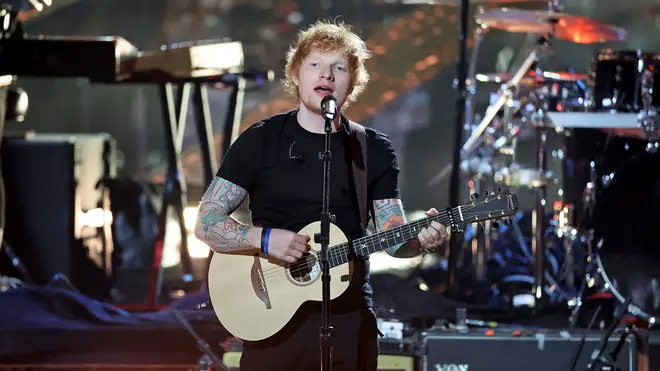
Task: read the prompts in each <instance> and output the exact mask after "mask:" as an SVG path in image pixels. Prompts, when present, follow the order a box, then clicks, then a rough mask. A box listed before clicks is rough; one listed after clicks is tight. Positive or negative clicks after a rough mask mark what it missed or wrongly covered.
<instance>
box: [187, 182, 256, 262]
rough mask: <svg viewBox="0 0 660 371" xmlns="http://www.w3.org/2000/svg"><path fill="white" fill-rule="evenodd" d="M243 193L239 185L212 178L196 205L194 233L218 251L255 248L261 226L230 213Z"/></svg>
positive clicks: (237, 204) (240, 200)
mask: <svg viewBox="0 0 660 371" xmlns="http://www.w3.org/2000/svg"><path fill="white" fill-rule="evenodd" d="M246 196H247V191H246V190H244V189H243V188H241V187H239V186H238V185H236V184H233V183H231V182H229V181H227V180H225V179H222V178H220V177H215V179H213V182H211V185H210V186H209V188H208V189H207V190H206V193H205V194H204V196H203V197H202V202H201V203H200V205H199V211H198V213H197V223H196V224H195V236H196V237H197V238H198V239H200V240H201V241H202V242H204V243H206V244H207V245H208V246H209V247H210V248H211V249H213V251H215V252H219V253H222V252H236V251H243V250H251V249H258V248H259V242H258V241H260V235H261V228H256V227H253V226H249V225H245V224H243V223H241V222H239V221H237V220H236V219H234V218H232V217H231V216H230V215H231V214H232V213H233V212H234V211H235V210H236V209H237V208H238V207H239V206H240V205H241V203H242V202H243V200H244V199H245V197H246Z"/></svg>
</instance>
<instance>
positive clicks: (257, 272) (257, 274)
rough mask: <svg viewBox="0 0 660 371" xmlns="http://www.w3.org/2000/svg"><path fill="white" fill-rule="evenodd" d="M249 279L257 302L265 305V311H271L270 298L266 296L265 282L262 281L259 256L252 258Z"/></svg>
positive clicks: (262, 273)
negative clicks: (259, 301) (257, 299)
mask: <svg viewBox="0 0 660 371" xmlns="http://www.w3.org/2000/svg"><path fill="white" fill-rule="evenodd" d="M250 279H251V280H252V289H254V293H255V294H256V295H257V297H258V298H259V300H261V301H262V302H264V304H266V309H271V308H272V306H271V304H270V296H269V295H268V288H267V287H266V280H265V279H264V272H263V270H262V269H261V260H259V256H256V255H255V256H254V262H253V264H252V269H250Z"/></svg>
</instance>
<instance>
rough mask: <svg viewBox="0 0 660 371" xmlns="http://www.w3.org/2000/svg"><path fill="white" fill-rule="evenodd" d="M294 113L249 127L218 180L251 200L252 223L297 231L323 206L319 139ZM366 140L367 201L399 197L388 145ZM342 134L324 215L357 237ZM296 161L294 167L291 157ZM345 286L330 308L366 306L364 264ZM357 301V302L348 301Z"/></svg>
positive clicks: (333, 144) (374, 135) (377, 137)
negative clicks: (241, 192) (345, 289)
mask: <svg viewBox="0 0 660 371" xmlns="http://www.w3.org/2000/svg"><path fill="white" fill-rule="evenodd" d="M297 112H298V111H297V110H294V111H290V112H286V113H282V114H279V115H275V116H273V117H270V118H268V119H266V120H264V121H261V122H259V123H256V124H254V125H252V126H251V127H249V128H248V129H247V130H245V131H244V132H243V133H242V134H241V135H240V136H239V137H238V139H237V140H236V141H235V142H234V143H233V144H232V146H231V147H230V148H229V150H228V151H227V154H226V155H225V157H224V159H223V161H222V165H221V166H220V169H219V170H218V173H217V176H219V177H221V178H223V179H226V180H228V181H230V182H232V183H234V184H237V185H239V186H240V187H242V188H243V189H245V190H246V191H247V192H248V194H249V196H250V211H251V217H252V224H253V225H256V226H261V227H268V228H279V229H286V230H290V231H293V232H298V231H299V230H301V229H302V228H304V227H305V226H307V225H308V224H310V223H312V222H316V221H319V220H320V215H321V211H322V207H323V160H322V159H321V157H320V153H321V152H323V150H324V148H325V134H317V133H312V132H309V131H307V130H306V129H304V128H303V127H302V126H300V125H299V124H298V120H297ZM365 130H366V136H367V151H368V152H367V161H368V163H367V182H368V183H367V193H368V197H369V204H370V205H371V202H372V200H379V199H390V198H399V187H398V174H399V168H398V165H397V159H396V154H395V152H394V148H393V147H392V143H391V142H390V140H389V138H388V137H387V136H386V135H385V134H383V133H381V132H378V131H377V130H374V129H371V128H365ZM348 139H349V138H348V135H347V133H346V132H345V131H339V132H336V133H332V134H331V139H330V150H331V152H332V161H331V163H330V213H331V214H334V215H335V217H336V219H335V223H334V224H336V225H337V226H338V227H339V228H340V229H341V230H342V231H343V232H344V234H345V235H346V236H347V237H348V238H349V239H353V238H358V237H361V236H362V235H363V232H362V230H361V228H360V214H359V208H358V204H357V199H356V197H357V196H356V192H355V187H354V184H353V181H352V177H351V175H350V174H351V169H352V167H351V166H352V165H351V163H350V160H349V159H348V158H347V145H348ZM296 156H298V158H299V159H302V161H301V160H297V159H296V158H295V157H296ZM355 273H356V274H355V275H354V279H353V282H352V284H351V287H349V289H348V290H347V291H346V293H345V294H344V295H342V296H341V297H339V298H338V299H337V300H336V301H335V302H334V303H333V306H332V308H333V309H334V308H337V309H338V310H342V308H347V309H348V308H355V307H356V306H357V307H360V306H362V307H364V305H365V303H366V305H367V306H371V296H372V290H371V284H370V282H369V265H368V260H367V259H365V260H360V261H357V262H356V272H355ZM356 298H364V300H355V299H356Z"/></svg>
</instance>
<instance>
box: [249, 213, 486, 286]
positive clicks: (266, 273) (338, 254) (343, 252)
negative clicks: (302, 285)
mask: <svg viewBox="0 0 660 371" xmlns="http://www.w3.org/2000/svg"><path fill="white" fill-rule="evenodd" d="M462 214H463V216H464V217H463V219H464V220H468V219H471V217H472V216H477V215H478V214H480V213H474V215H472V214H473V213H470V212H462ZM438 216H440V218H438ZM437 219H439V221H440V222H441V223H443V224H444V223H447V222H449V221H450V217H449V216H448V215H441V214H436V215H434V216H431V217H428V218H425V219H419V220H417V221H414V222H412V223H422V222H423V223H426V222H429V224H430V221H433V220H437ZM384 232H385V233H383V234H382V235H383V236H385V237H383V238H384V239H385V240H387V239H388V237H392V236H393V235H394V234H395V228H393V229H391V230H385V231H384ZM399 233H401V232H399ZM388 235H389V236H388ZM373 236H375V235H371V236H367V237H368V238H365V240H370V242H371V243H374V242H379V243H381V242H382V241H380V237H373ZM414 236H415V234H412V235H411V236H410V237H408V238H406V239H405V241H404V242H406V241H407V240H409V239H411V238H413V237H414ZM357 240H360V239H357ZM350 250H351V246H350V244H349V243H343V244H340V245H337V246H335V247H333V248H332V249H330V251H328V255H329V258H331V259H335V258H342V260H341V261H342V263H341V264H343V263H345V262H344V261H343V258H344V257H345V256H346V257H347V254H348V253H350ZM359 250H360V252H364V251H363V250H362V248H359ZM366 250H367V253H369V249H368V248H367V249H366ZM367 255H368V254H367ZM316 260H317V259H309V258H308V259H305V261H304V262H300V263H297V264H295V263H294V264H295V268H293V269H290V268H286V267H283V266H277V267H273V268H268V269H265V270H263V272H262V275H263V278H264V280H266V279H269V278H273V277H276V276H280V275H285V274H286V273H287V271H288V272H289V273H291V274H296V273H300V272H301V271H304V270H307V269H309V268H310V267H312V266H313V265H316V264H317V263H316Z"/></svg>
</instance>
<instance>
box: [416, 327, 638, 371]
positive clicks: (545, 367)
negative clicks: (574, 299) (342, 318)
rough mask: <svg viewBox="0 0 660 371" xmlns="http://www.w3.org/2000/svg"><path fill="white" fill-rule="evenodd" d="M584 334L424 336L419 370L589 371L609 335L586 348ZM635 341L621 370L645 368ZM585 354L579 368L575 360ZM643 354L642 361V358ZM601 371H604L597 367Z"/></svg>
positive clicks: (590, 338)
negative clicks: (573, 365)
mask: <svg viewBox="0 0 660 371" xmlns="http://www.w3.org/2000/svg"><path fill="white" fill-rule="evenodd" d="M583 333H584V331H582V330H580V329H576V330H573V329H572V330H563V331H562V330H543V331H542V332H541V331H539V332H536V333H534V332H530V333H527V334H526V333H520V334H518V333H515V332H512V331H508V332H504V331H501V330H498V331H492V330H489V331H484V330H475V329H471V330H470V332H469V333H467V334H461V333H458V332H455V331H443V330H437V331H428V332H426V333H424V334H422V336H421V342H420V359H419V363H420V367H419V369H420V371H493V370H503V371H504V370H506V371H530V370H534V371H557V370H566V371H584V370H585V369H586V367H587V366H588V365H589V363H590V362H591V360H592V358H593V357H595V356H596V354H597V353H598V351H599V349H600V346H601V340H602V337H603V334H604V332H590V333H588V334H587V336H586V340H585V342H584V344H583V345H582V347H581V339H582V335H583ZM621 334H622V333H621V332H615V333H614V335H612V337H611V338H610V340H609V342H608V346H607V348H606V355H609V354H610V353H611V351H612V349H614V347H615V346H616V344H617V342H618V341H619V338H620V337H621ZM639 348H643V346H638V345H637V344H636V341H635V339H634V337H633V336H629V337H628V338H627V340H626V342H625V344H624V346H623V347H622V349H621V351H620V353H619V355H618V358H617V364H618V367H620V370H621V371H637V370H638V364H639V365H640V366H642V367H640V368H639V370H642V369H646V367H644V366H645V365H648V354H642V352H641V351H640V352H638V349H639ZM577 352H580V354H579V356H578V361H577V363H576V365H575V367H573V368H571V365H572V363H573V359H574V357H575V355H576V354H577ZM638 355H639V357H640V358H639V359H638ZM597 370H601V368H597Z"/></svg>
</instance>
